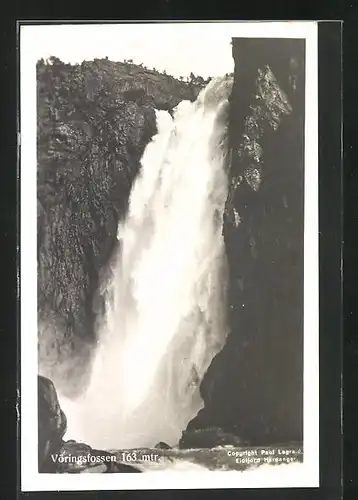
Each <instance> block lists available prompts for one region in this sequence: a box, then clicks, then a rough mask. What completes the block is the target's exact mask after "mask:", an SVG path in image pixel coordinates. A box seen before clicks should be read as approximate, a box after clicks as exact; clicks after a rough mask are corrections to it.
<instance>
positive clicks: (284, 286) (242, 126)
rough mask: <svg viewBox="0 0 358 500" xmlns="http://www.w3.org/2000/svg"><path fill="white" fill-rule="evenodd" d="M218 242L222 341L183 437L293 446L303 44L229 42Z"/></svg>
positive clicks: (299, 367) (297, 434)
mask: <svg viewBox="0 0 358 500" xmlns="http://www.w3.org/2000/svg"><path fill="white" fill-rule="evenodd" d="M233 57H234V60H235V75H234V87H233V91H232V95H231V115H230V122H229V135H230V137H229V141H230V148H231V154H232V165H231V171H230V182H231V188H230V194H229V197H228V202H227V207H226V214H225V222H224V236H225V243H226V250H227V255H228V262H229V272H230V290H229V313H230V327H231V333H230V335H229V337H228V341H227V344H226V346H225V347H224V349H223V350H222V351H221V353H219V354H218V355H217V356H216V358H215V359H214V361H213V363H212V364H211V366H210V368H209V370H208V372H207V374H206V376H205V377H204V380H203V382H202V385H201V392H202V397H203V400H204V403H205V407H204V408H203V409H202V410H201V411H200V412H199V414H198V415H197V416H196V417H195V418H194V419H193V420H192V421H191V422H190V423H189V425H188V428H187V433H188V432H190V431H193V432H194V431H195V429H205V428H210V427H212V426H218V427H220V428H222V429H223V430H224V431H225V432H229V433H233V434H236V435H237V436H239V437H240V438H241V439H243V440H244V441H247V442H249V443H251V444H259V445H264V444H270V443H274V442H288V441H300V440H302V438H303V436H302V432H303V431H302V427H303V420H302V419H303V415H302V411H303V387H302V385H303V213H304V212H303V208H304V206H303V202H304V191H303V189H304V87H305V78H304V41H303V40H284V39H276V40H269V39H234V40H233Z"/></svg>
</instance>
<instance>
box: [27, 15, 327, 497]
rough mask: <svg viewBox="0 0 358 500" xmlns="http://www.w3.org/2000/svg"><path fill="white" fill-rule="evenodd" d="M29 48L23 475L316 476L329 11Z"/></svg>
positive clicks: (227, 482)
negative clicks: (322, 129)
mask: <svg viewBox="0 0 358 500" xmlns="http://www.w3.org/2000/svg"><path fill="white" fill-rule="evenodd" d="M19 54H20V134H19V135H20V158H21V161H20V165H21V170H20V185H21V261H20V265H21V386H20V394H21V436H20V439H21V490H22V491H55V490H71V491H74V490H141V489H142V490H145V489H147V490H148V489H178V488H181V489H196V488H200V489H203V488H252V487H255V488H258V487H261V488H266V487H312V486H313V487H317V486H319V452H318V450H319V442H318V435H319V407H318V406H319V404H318V399H319V375H318V368H319V356H318V353H319V345H318V344H319V335H318V334H319V331H318V330H319V325H318V323H319V321H318V315H319V314H318V302H319V301H318V267H319V266H318V260H319V259H318V132H317V130H318V124H317V121H318V100H317V23H315V22H235V23H233V22H227V23H226V22H170V23H169V22H123V21H122V22H120V23H114V22H111V23H104V24H100V23H98V24H88V23H87V24H83V23H73V24H71V23H68V24H50V23H47V24H46V23H45V24H37V25H31V24H26V23H24V24H22V25H21V26H20V52H19ZM87 473H90V474H91V475H85V476H82V474H87ZM106 473H107V476H105V475H104V474H106ZM131 473H138V474H139V475H138V476H132V475H131Z"/></svg>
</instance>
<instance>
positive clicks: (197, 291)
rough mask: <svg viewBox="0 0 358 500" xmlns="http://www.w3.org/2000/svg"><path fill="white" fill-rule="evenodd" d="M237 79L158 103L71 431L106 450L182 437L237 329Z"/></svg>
mask: <svg viewBox="0 0 358 500" xmlns="http://www.w3.org/2000/svg"><path fill="white" fill-rule="evenodd" d="M231 88H232V80H231V79H229V78H224V77H223V78H215V79H213V80H212V81H211V82H210V83H209V85H208V86H207V87H206V88H205V89H203V90H202V91H201V93H200V94H199V96H198V98H197V100H196V101H195V102H193V103H192V102H189V101H182V102H181V103H179V105H178V106H177V108H176V109H175V110H174V117H173V118H172V117H171V115H170V114H169V113H167V112H166V111H157V112H156V116H157V135H156V136H155V137H153V139H152V140H151V142H150V143H149V144H148V145H147V147H146V149H145V152H144V154H143V157H142V160H141V170H140V174H139V175H138V177H137V179H136V181H135V183H134V185H133V187H132V191H131V194H130V199H129V209H128V213H127V216H126V219H125V220H124V221H122V222H121V223H120V224H119V227H118V239H119V240H120V245H119V247H120V250H119V252H118V255H117V256H116V257H115V259H114V262H113V267H112V272H113V276H112V279H111V282H110V284H109V285H108V287H107V289H106V314H105V317H104V318H102V321H101V327H100V329H99V332H98V348H97V353H96V357H95V361H94V365H93V369H92V374H91V380H90V384H89V388H88V390H87V391H86V393H85V394H83V396H81V397H80V398H78V399H77V400H74V401H70V400H67V399H66V398H61V396H60V401H61V405H62V407H63V409H64V411H65V413H66V415H67V418H68V425H69V427H68V431H67V434H66V436H65V438H66V439H70V438H72V439H76V440H77V441H85V442H86V443H88V444H89V445H91V446H93V447H98V448H107V449H108V448H126V447H128V448H130V447H133V448H134V447H145V446H154V445H155V444H156V443H157V442H158V441H166V442H168V443H169V444H170V445H175V444H176V443H177V442H178V440H179V438H180V436H181V432H182V431H183V430H184V429H185V427H186V425H187V424H188V422H189V421H190V420H191V419H192V418H193V417H194V416H195V415H196V414H197V412H198V411H199V410H200V408H201V407H202V405H203V402H202V399H201V397H200V382H201V381H202V379H203V377H204V374H205V372H206V370H207V369H208V367H209V365H210V363H211V361H212V359H213V358H214V356H215V355H216V354H217V353H218V352H219V351H220V350H221V349H222V348H223V346H224V343H225V340H226V336H227V324H226V288H227V269H226V254H225V246H224V239H223V234H222V230H223V212H224V207H225V202H226V198H227V193H228V179H227V171H226V167H227V137H226V136H227V112H228V97H229V94H230V92H231Z"/></svg>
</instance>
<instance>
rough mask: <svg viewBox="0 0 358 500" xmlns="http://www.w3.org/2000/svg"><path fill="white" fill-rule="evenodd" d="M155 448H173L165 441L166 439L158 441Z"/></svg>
mask: <svg viewBox="0 0 358 500" xmlns="http://www.w3.org/2000/svg"><path fill="white" fill-rule="evenodd" d="M155 448H157V449H158V450H171V449H172V447H171V446H169V444H167V443H165V442H164V441H159V443H157V444H156V445H155Z"/></svg>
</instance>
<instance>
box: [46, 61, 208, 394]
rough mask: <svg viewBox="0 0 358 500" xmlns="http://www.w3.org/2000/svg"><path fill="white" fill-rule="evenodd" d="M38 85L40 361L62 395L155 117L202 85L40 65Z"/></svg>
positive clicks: (134, 69)
mask: <svg viewBox="0 0 358 500" xmlns="http://www.w3.org/2000/svg"><path fill="white" fill-rule="evenodd" d="M37 82H38V101H37V109H38V115H37V117H38V118H37V127H38V130H37V137H38V144H37V146H38V148H37V151H38V153H37V154H38V180H37V184H38V312H39V327H40V328H39V358H40V363H41V360H45V364H42V372H43V373H44V374H45V375H47V376H49V377H50V378H51V379H52V380H53V381H54V382H55V383H56V385H57V387H58V388H60V387H61V382H62V380H63V379H71V387H72V390H73V391H76V390H77V384H76V381H78V389H79V388H80V386H81V377H82V376H83V380H86V378H88V377H86V374H85V367H86V365H87V361H88V359H89V357H90V354H91V344H92V343H93V342H94V341H95V317H96V312H97V311H98V308H99V307H101V302H100V297H98V296H97V297H96V295H98V290H99V288H100V283H101V280H103V279H104V278H101V273H103V270H105V269H106V265H107V264H108V262H109V259H110V257H111V255H112V254H113V251H114V249H115V246H116V244H117V238H116V232H117V223H118V221H119V219H121V218H122V217H123V216H124V214H125V212H126V208H127V203H128V198H129V193H130V189H131V186H132V183H133V180H134V178H135V176H136V175H137V173H138V169H139V161H140V158H141V156H142V153H143V150H144V148H145V146H146V145H147V143H148V142H149V140H150V138H151V137H152V136H153V134H155V133H156V124H155V113H154V109H165V110H168V111H171V110H172V108H173V107H175V106H176V105H177V104H178V103H179V102H180V101H181V100H183V99H188V100H193V99H195V98H196V96H197V94H198V92H199V90H200V86H198V85H196V84H195V83H193V82H188V83H187V82H182V81H179V80H176V79H175V78H173V77H172V76H170V75H164V74H160V73H158V72H157V71H155V70H148V69H146V68H143V67H141V66H136V65H134V64H131V63H129V62H128V63H114V62H111V61H108V60H106V59H102V60H94V61H88V62H83V63H82V64H80V65H74V66H72V65H69V64H64V63H63V62H61V61H60V60H58V59H56V58H52V61H51V64H47V63H45V62H44V61H43V60H41V61H39V62H38V65H37ZM44 365H45V366H44ZM66 388H67V387H66V386H65V387H62V390H64V389H66Z"/></svg>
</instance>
